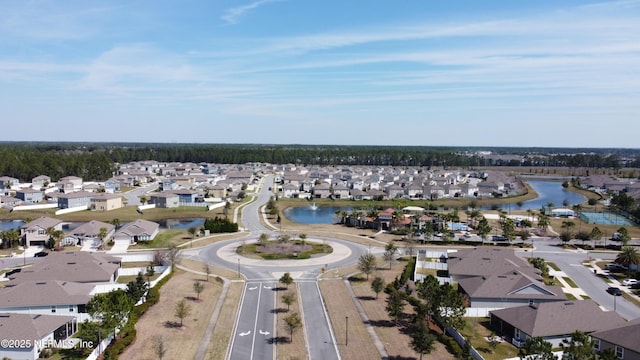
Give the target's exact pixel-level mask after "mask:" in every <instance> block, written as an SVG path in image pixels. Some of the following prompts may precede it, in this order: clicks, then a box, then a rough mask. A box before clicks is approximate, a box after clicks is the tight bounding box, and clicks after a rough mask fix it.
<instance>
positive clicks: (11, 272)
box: [4, 268, 22, 276]
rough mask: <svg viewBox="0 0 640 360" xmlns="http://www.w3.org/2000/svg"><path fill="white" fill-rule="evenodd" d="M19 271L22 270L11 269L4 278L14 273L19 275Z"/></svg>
mask: <svg viewBox="0 0 640 360" xmlns="http://www.w3.org/2000/svg"><path fill="white" fill-rule="evenodd" d="M20 271H22V268H17V269H12V270H9V271H7V272H6V273H5V274H4V275H5V276H11V275H13V274H15V273H19V272H20Z"/></svg>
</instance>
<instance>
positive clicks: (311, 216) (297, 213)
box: [284, 205, 352, 224]
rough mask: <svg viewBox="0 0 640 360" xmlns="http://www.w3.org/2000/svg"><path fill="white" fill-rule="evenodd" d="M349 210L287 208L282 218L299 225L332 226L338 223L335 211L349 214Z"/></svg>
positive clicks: (344, 208)
mask: <svg viewBox="0 0 640 360" xmlns="http://www.w3.org/2000/svg"><path fill="white" fill-rule="evenodd" d="M351 210H352V208H350V207H338V206H318V207H317V208H315V209H314V208H312V207H311V205H309V206H298V207H292V208H288V209H286V210H285V211H284V216H285V217H286V218H287V219H289V220H291V221H293V222H297V223H301V224H333V223H336V222H338V216H336V211H346V212H351Z"/></svg>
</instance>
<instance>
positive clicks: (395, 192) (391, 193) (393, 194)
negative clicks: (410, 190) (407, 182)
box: [384, 184, 404, 199]
mask: <svg viewBox="0 0 640 360" xmlns="http://www.w3.org/2000/svg"><path fill="white" fill-rule="evenodd" d="M384 192H385V193H386V194H387V197H389V199H396V198H400V197H402V196H403V195H404V188H403V187H402V186H400V185H398V184H391V185H389V186H387V187H386V188H384Z"/></svg>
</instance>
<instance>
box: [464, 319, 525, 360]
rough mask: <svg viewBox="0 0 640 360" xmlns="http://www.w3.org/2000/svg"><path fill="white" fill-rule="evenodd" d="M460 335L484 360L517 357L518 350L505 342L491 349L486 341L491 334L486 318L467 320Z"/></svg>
mask: <svg viewBox="0 0 640 360" xmlns="http://www.w3.org/2000/svg"><path fill="white" fill-rule="evenodd" d="M460 333H461V334H462V335H463V336H464V337H465V338H466V339H468V340H469V341H470V342H471V345H472V346H473V347H474V348H475V349H476V350H478V352H480V354H481V355H482V356H483V357H484V358H485V359H486V360H500V359H508V358H512V357H516V356H518V349H517V348H516V347H515V346H513V345H511V344H510V343H508V342H505V341H502V342H500V343H499V344H498V346H497V347H496V348H495V349H491V346H490V345H489V342H488V341H487V337H488V336H491V334H492V332H491V329H490V323H489V319H488V318H467V319H466V325H465V328H464V329H462V330H461V331H460Z"/></svg>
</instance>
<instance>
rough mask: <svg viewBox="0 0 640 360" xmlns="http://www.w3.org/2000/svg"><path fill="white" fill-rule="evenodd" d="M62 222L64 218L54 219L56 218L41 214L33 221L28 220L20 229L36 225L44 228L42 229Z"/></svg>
mask: <svg viewBox="0 0 640 360" xmlns="http://www.w3.org/2000/svg"><path fill="white" fill-rule="evenodd" d="M60 223H62V220H58V219H54V218H50V217H47V216H41V217H39V218H37V219H35V220H33V221H31V222H28V223H26V224H24V225H22V226H20V229H31V228H34V227H37V228H42V229H48V228H50V227H54V226H56V225H58V224H60Z"/></svg>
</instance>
